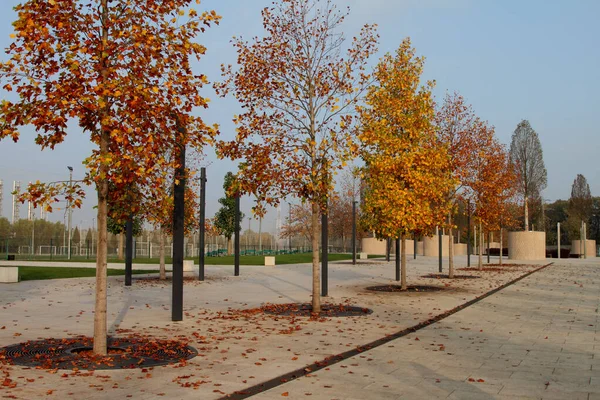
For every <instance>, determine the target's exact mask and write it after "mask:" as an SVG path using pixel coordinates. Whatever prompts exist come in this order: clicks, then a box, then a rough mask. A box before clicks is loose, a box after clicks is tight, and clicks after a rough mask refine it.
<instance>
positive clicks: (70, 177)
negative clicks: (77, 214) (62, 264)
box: [67, 166, 73, 260]
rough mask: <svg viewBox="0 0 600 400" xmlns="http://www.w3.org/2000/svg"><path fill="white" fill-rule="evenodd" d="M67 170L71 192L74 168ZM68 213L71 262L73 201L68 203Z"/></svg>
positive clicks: (69, 257) (69, 256) (69, 255)
mask: <svg viewBox="0 0 600 400" xmlns="http://www.w3.org/2000/svg"><path fill="white" fill-rule="evenodd" d="M67 169H68V170H69V191H70V190H71V188H72V185H73V167H70V166H67ZM69 196H71V193H69ZM67 207H68V211H69V222H68V223H69V227H68V228H67V229H68V231H69V245H68V246H69V248H68V250H67V251H68V253H67V254H68V256H67V258H68V259H69V260H70V259H71V217H72V214H73V212H72V210H71V200H69V201H68V205H67Z"/></svg>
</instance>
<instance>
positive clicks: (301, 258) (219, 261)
mask: <svg viewBox="0 0 600 400" xmlns="http://www.w3.org/2000/svg"><path fill="white" fill-rule="evenodd" d="M377 257H382V256H371V255H369V258H377ZM327 259H328V260H329V261H342V260H352V254H328V255H327ZM197 261H198V259H196V262H197ZM205 262H206V265H233V256H225V257H206V258H205ZM311 262H312V253H301V254H281V255H278V256H275V264H277V265H283V264H302V263H311ZM240 265H265V256H240Z"/></svg>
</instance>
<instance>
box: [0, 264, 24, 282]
mask: <svg viewBox="0 0 600 400" xmlns="http://www.w3.org/2000/svg"><path fill="white" fill-rule="evenodd" d="M16 282H19V267H0V283H16Z"/></svg>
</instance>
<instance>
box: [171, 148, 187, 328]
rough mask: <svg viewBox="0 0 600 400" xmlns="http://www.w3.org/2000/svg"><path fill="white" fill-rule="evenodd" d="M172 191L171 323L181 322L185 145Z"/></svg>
mask: <svg viewBox="0 0 600 400" xmlns="http://www.w3.org/2000/svg"><path fill="white" fill-rule="evenodd" d="M175 177H176V179H175V188H174V189H173V203H174V205H173V300H172V302H173V305H172V307H173V308H172V312H171V320H172V321H181V320H183V250H184V249H183V246H184V243H183V240H184V215H185V145H180V147H179V167H178V168H177V170H176V171H175Z"/></svg>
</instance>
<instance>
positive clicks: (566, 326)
mask: <svg viewBox="0 0 600 400" xmlns="http://www.w3.org/2000/svg"><path fill="white" fill-rule="evenodd" d="M578 261H579V260H578ZM599 307H600V265H598V263H595V264H591V263H581V262H577V263H573V264H568V262H567V263H565V264H563V265H552V266H550V267H548V268H546V269H544V270H542V271H539V272H537V273H534V274H533V275H531V276H529V277H527V278H526V279H524V280H522V281H520V282H518V283H516V284H515V285H512V286H510V287H508V288H506V289H504V290H502V291H500V292H498V293H496V294H494V295H492V296H490V297H487V298H485V299H484V300H482V301H480V302H478V303H476V304H474V305H472V306H470V307H468V308H467V309H465V310H462V311H459V312H458V313H456V314H454V315H452V316H450V317H448V318H446V319H444V320H442V321H440V322H438V323H435V324H432V325H430V326H428V327H427V328H424V329H422V330H419V331H417V332H415V333H412V334H410V335H407V336H405V337H403V338H400V339H396V340H393V341H391V342H389V343H387V344H385V345H383V346H381V347H378V348H376V349H373V350H371V351H367V352H364V353H362V354H360V355H357V356H354V357H352V358H349V359H347V360H345V361H343V362H340V363H338V364H334V365H332V366H330V367H329V368H327V369H323V370H320V371H318V372H316V373H313V374H310V375H307V376H306V377H303V378H300V379H297V380H294V381H291V382H288V383H285V384H282V385H280V386H277V387H275V388H272V389H270V390H269V391H266V392H263V393H261V394H259V395H256V396H254V397H253V398H256V399H281V398H290V399H298V398H306V399H432V398H448V399H565V400H576V399H586V400H594V399H600V334H599V333H598V328H599V325H598V322H599V321H598V319H599V318H598V316H599V314H598V309H599Z"/></svg>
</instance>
